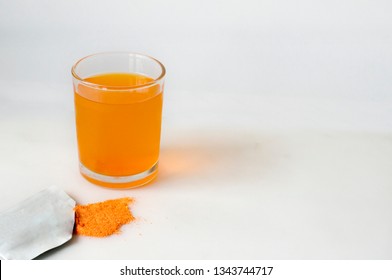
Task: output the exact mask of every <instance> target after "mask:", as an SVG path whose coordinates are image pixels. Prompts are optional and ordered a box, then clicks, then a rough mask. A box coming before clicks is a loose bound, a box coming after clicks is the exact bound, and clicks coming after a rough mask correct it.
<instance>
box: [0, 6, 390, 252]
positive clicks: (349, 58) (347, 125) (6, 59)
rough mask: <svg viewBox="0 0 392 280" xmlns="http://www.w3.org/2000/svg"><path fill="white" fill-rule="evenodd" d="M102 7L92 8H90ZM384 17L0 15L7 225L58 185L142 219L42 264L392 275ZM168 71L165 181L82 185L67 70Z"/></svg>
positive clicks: (236, 12)
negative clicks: (114, 262)
mask: <svg viewBox="0 0 392 280" xmlns="http://www.w3.org/2000/svg"><path fill="white" fill-rule="evenodd" d="M94 3H95V4H94ZM391 11H392V4H391V3H390V2H388V1H369V2H361V1H344V2H341V1H304V0H301V1H282V0H279V1H183V2H181V1H179V2H176V1H120V0H115V1H108V2H103V1H100V2H96V1H92V0H89V1H83V2H80V1H76V0H72V1H63V2H60V1H53V2H51V1H42V0H38V1H23V3H22V1H12V2H8V3H7V5H6V4H5V2H3V3H0V40H1V41H0V176H1V181H2V182H1V184H0V188H1V196H0V211H2V210H5V209H7V208H8V207H10V206H11V205H13V204H14V203H17V202H18V201H20V200H23V199H25V198H27V197H28V196H30V195H32V194H34V193H36V192H38V191H40V190H42V189H44V188H46V187H48V186H50V185H53V184H54V185H58V186H59V187H61V188H63V189H64V190H65V191H66V192H67V193H68V194H69V195H71V196H72V197H73V198H74V199H75V200H76V201H77V203H79V204H86V203H93V202H98V201H103V200H107V199H112V198H118V197H123V196H131V197H134V198H135V203H134V204H132V205H131V210H132V212H133V213H134V215H135V216H136V218H137V219H136V221H135V222H133V223H131V224H129V225H126V226H124V227H123V228H122V233H121V234H119V235H114V236H111V237H108V238H103V239H100V238H89V237H83V236H75V237H74V238H73V239H72V240H71V241H70V242H68V243H67V244H65V245H64V246H61V247H59V248H57V249H54V250H52V251H50V252H47V253H45V254H43V255H41V256H40V257H39V259H391V258H392V96H391V94H392V67H391V65H392V52H391V50H392V35H391V34H392V33H391V30H392V19H391V17H390V13H391ZM114 50H127V51H128V50H129V51H135V52H142V53H147V54H150V55H152V56H154V57H156V58H158V59H160V60H161V61H162V62H163V63H164V64H165V65H166V67H167V73H168V74H167V80H166V88H165V101H164V112H163V127H162V128H163V129H162V146H161V157H160V171H159V175H158V178H157V180H156V181H154V182H153V183H152V184H150V185H148V186H146V187H143V188H138V189H131V190H111V189H105V188H101V187H97V186H94V185H92V184H91V183H89V182H87V181H86V180H84V179H83V178H82V177H81V175H80V174H79V171H78V158H77V147H76V138H75V124H74V110H73V96H72V86H71V75H70V67H71V66H72V64H73V63H74V62H75V61H76V60H77V59H79V58H81V57H83V56H85V55H87V54H90V53H96V52H100V51H114Z"/></svg>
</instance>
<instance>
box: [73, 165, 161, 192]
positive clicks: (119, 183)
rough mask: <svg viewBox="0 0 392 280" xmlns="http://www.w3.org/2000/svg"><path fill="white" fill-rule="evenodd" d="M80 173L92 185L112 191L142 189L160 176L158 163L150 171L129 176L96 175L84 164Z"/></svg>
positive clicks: (80, 167) (80, 168)
mask: <svg viewBox="0 0 392 280" xmlns="http://www.w3.org/2000/svg"><path fill="white" fill-rule="evenodd" d="M79 170H80V173H81V174H82V175H83V177H84V178H86V179H87V180H88V181H90V182H91V183H93V184H95V185H98V186H102V187H107V188H112V189H131V188H137V187H141V186H143V185H145V184H147V183H149V182H151V181H152V180H153V179H154V178H155V177H156V176H157V174H158V162H157V163H155V164H154V165H153V166H152V167H151V168H150V169H148V170H146V171H144V172H141V173H138V174H134V175H129V176H108V175H103V174H99V173H96V172H94V171H92V170H90V169H88V168H87V167H85V166H84V165H83V164H82V163H79Z"/></svg>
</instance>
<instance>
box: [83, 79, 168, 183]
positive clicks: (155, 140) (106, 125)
mask: <svg viewBox="0 0 392 280" xmlns="http://www.w3.org/2000/svg"><path fill="white" fill-rule="evenodd" d="M83 81H84V83H80V84H79V85H78V86H77V88H76V91H75V113H76V129H77V140H78V146H79V160H80V162H81V164H82V165H84V167H86V168H87V169H89V170H91V171H93V172H95V173H98V174H102V175H107V176H131V175H135V174H139V173H141V172H144V171H146V170H148V169H150V168H152V167H153V166H154V165H155V164H157V162H158V157H159V146H160V133H161V114H162V99H163V98H162V89H161V87H160V86H159V85H157V84H154V80H153V79H152V78H149V77H147V76H144V75H140V74H131V73H107V74H99V75H95V76H91V77H88V78H84V79H83ZM89 83H91V84H89ZM90 85H91V86H90Z"/></svg>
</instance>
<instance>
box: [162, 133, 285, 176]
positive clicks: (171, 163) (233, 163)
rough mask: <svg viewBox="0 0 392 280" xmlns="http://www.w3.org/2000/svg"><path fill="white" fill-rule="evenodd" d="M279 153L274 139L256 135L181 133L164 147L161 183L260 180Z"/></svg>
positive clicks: (173, 136)
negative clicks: (275, 155)
mask: <svg viewBox="0 0 392 280" xmlns="http://www.w3.org/2000/svg"><path fill="white" fill-rule="evenodd" d="M276 152H279V149H277V148H276V139H274V137H272V136H265V135H263V134H261V133H255V132H253V131H225V130H213V131H212V130H204V131H192V132H189V131H185V132H181V133H180V132H177V133H175V135H171V137H170V138H169V139H166V142H165V143H163V144H162V148H161V156H160V174H159V176H158V179H157V181H160V182H164V181H178V180H184V181H186V182H190V181H189V180H190V179H191V180H192V181H193V182H195V181H197V180H201V181H206V182H213V181H221V180H222V179H224V180H225V181H227V180H228V179H229V180H231V181H233V182H237V181H238V182H241V180H243V179H245V178H246V179H247V180H248V181H249V180H258V179H259V178H260V177H261V176H263V175H264V174H265V171H267V170H268V169H270V168H271V167H272V166H273V164H274V154H275V153H276Z"/></svg>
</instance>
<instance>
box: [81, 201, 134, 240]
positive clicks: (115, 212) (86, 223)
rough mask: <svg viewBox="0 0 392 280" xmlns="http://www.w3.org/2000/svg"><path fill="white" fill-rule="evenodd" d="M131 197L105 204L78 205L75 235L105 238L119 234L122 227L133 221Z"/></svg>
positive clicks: (105, 202) (104, 202)
mask: <svg viewBox="0 0 392 280" xmlns="http://www.w3.org/2000/svg"><path fill="white" fill-rule="evenodd" d="M131 202H133V199H132V198H130V197H125V198H119V199H113V200H107V201H103V202H98V203H93V204H87V205H77V206H76V207H75V208H74V210H75V233H76V234H80V235H86V236H93V237H105V236H109V235H112V234H114V233H119V231H120V228H121V226H123V225H124V224H128V223H130V222H131V221H133V220H134V219H135V218H134V217H133V215H132V213H131V211H130V210H129V208H128V204H130V203H131Z"/></svg>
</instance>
